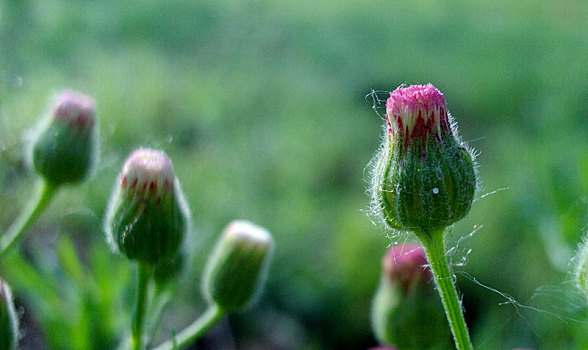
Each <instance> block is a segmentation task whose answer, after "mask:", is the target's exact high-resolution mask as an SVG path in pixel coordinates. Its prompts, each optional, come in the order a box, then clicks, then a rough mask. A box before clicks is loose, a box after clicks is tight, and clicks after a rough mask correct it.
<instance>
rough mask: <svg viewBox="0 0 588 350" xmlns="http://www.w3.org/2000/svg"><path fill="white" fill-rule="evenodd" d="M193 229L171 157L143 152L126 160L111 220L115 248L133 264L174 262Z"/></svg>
mask: <svg viewBox="0 0 588 350" xmlns="http://www.w3.org/2000/svg"><path fill="white" fill-rule="evenodd" d="M188 227H189V212H188V209H187V206H186V203H185V201H184V197H183V194H182V191H181V189H180V185H179V182H178V180H177V179H176V177H175V176H174V169H173V165H172V163H171V161H170V159H169V158H168V157H167V155H166V154H165V153H163V152H161V151H157V150H152V149H147V148H141V149H138V150H135V151H134V152H132V153H131V155H130V156H129V157H128V158H127V160H126V162H125V164H124V166H123V169H122V172H121V174H120V175H119V177H118V181H117V186H116V188H115V191H114V193H113V195H112V198H111V200H110V205H109V210H108V213H107V218H106V234H107V239H108V241H109V243H110V245H111V246H112V247H113V248H114V249H115V250H118V251H120V252H121V253H123V254H125V255H126V256H127V257H128V258H129V259H131V260H137V261H139V262H143V263H147V264H158V263H160V262H162V261H165V260H168V259H172V258H173V257H174V256H175V255H176V254H177V253H178V249H179V247H180V244H181V242H182V240H183V237H184V234H185V233H186V230H187V228H188Z"/></svg>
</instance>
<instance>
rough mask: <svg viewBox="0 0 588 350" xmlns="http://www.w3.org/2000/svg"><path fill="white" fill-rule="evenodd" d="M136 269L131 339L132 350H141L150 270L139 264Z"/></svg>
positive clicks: (146, 266) (147, 266) (149, 267)
mask: <svg viewBox="0 0 588 350" xmlns="http://www.w3.org/2000/svg"><path fill="white" fill-rule="evenodd" d="M137 267H138V268H137V296H136V298H137V299H136V304H135V305H136V306H135V313H134V314H133V324H132V328H131V335H132V339H133V350H143V328H144V325H145V313H146V311H147V292H148V287H149V280H150V279H151V273H152V268H151V266H149V265H146V264H144V263H139V264H138V266H137Z"/></svg>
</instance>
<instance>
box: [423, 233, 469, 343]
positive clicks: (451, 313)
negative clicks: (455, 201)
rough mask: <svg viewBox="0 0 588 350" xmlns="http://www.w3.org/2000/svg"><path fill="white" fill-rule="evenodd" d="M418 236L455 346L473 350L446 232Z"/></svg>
mask: <svg viewBox="0 0 588 350" xmlns="http://www.w3.org/2000/svg"><path fill="white" fill-rule="evenodd" d="M417 236H418V237H419V238H420V240H421V243H422V244H423V247H424V249H425V253H426V254H427V258H428V260H429V264H430V265H431V272H432V273H433V277H434V278H435V283H436V284H437V290H438V291H439V295H440V296H441V301H442V302H443V307H444V308H445V315H446V316H447V320H448V321H449V326H450V327H451V333H452V334H453V339H454V340H455V346H456V347H457V349H458V350H472V349H473V346H472V341H471V340H470V335H469V333H468V328H467V326H466V323H465V319H464V317H463V311H462V308H461V302H460V300H459V298H458V295H457V290H456V288H455V281H454V280H453V275H452V273H451V270H450V266H449V262H448V261H447V257H446V256H445V253H446V249H445V234H444V230H443V229H441V230H437V231H433V232H425V233H423V232H418V233H417Z"/></svg>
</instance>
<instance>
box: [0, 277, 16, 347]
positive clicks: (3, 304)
mask: <svg viewBox="0 0 588 350" xmlns="http://www.w3.org/2000/svg"><path fill="white" fill-rule="evenodd" d="M17 343H18V318H17V316H16V312H15V310H14V303H13V301H12V292H11V291H10V288H9V287H8V285H7V284H6V283H4V282H2V281H0V349H7V350H12V349H16V345H17Z"/></svg>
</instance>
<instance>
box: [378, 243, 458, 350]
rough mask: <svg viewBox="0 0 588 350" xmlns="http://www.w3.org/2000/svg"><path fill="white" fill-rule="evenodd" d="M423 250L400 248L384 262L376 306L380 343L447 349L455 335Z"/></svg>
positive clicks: (403, 346)
mask: <svg viewBox="0 0 588 350" xmlns="http://www.w3.org/2000/svg"><path fill="white" fill-rule="evenodd" d="M426 265H427V258H426V256H425V252H424V250H423V248H422V247H421V246H419V245H416V244H405V245H397V246H395V247H392V248H390V249H389V250H388V252H387V253H386V255H385V256H384V258H383V259H382V278H381V280H380V285H379V287H378V290H377V291H376V295H375V296H374V300H373V304H372V313H371V319H372V330H373V331H374V334H375V336H376V338H377V339H378V341H379V342H380V343H381V344H385V345H394V346H397V347H398V348H400V349H403V350H405V349H406V350H409V349H445V348H448V344H449V342H450V340H451V335H450V333H449V329H448V327H447V322H446V320H445V314H444V312H443V307H442V305H441V301H440V300H439V298H438V297H437V296H436V293H435V290H434V287H433V284H432V279H433V277H432V275H431V272H430V271H429V269H428V268H427V267H426Z"/></svg>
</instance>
